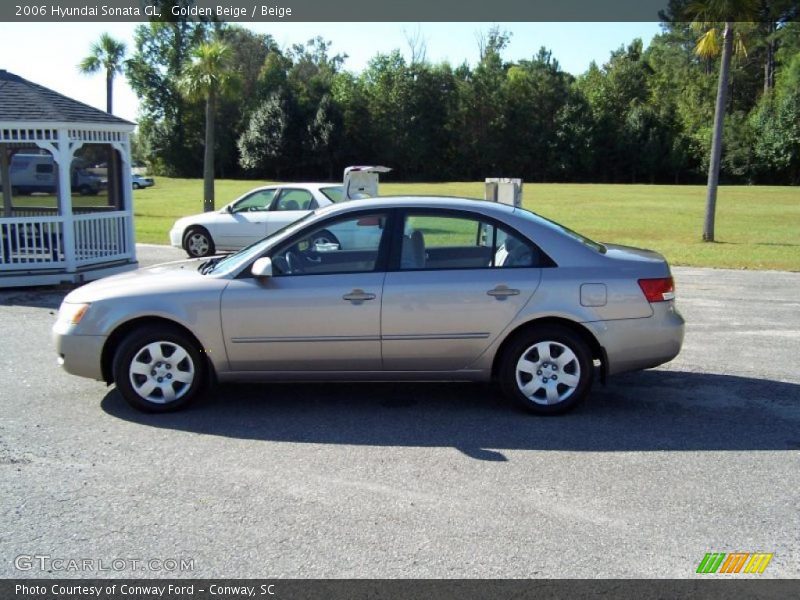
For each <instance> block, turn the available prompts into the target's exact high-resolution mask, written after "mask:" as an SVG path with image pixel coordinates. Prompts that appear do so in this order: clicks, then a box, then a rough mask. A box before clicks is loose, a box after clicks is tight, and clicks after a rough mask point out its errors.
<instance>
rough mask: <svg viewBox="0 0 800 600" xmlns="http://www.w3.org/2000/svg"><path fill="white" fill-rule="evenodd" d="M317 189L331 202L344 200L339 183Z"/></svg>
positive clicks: (342, 189)
mask: <svg viewBox="0 0 800 600" xmlns="http://www.w3.org/2000/svg"><path fill="white" fill-rule="evenodd" d="M319 191H320V192H322V193H323V194H325V197H326V198H327V199H328V200H330V201H331V202H333V203H337V202H342V201H343V200H344V188H343V187H342V186H340V185H333V186H331V187H324V188H319Z"/></svg>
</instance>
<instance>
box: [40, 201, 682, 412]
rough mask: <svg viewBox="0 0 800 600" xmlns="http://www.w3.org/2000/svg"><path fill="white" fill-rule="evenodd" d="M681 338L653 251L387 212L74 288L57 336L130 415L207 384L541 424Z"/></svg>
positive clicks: (503, 218)
mask: <svg viewBox="0 0 800 600" xmlns="http://www.w3.org/2000/svg"><path fill="white" fill-rule="evenodd" d="M322 232H324V233H325V235H324V236H323V235H320V233H322ZM320 240H324V241H320ZM683 327H684V322H683V319H682V318H681V315H680V314H679V313H678V311H677V310H676V308H675V302H674V288H673V280H672V277H671V274H670V269H669V265H668V264H667V262H666V261H665V260H664V258H663V257H661V256H660V255H658V254H656V253H655V252H651V251H649V250H640V249H636V248H629V247H624V246H616V245H611V244H599V243H596V242H593V241H591V240H589V239H587V238H585V237H583V236H581V235H579V234H577V233H575V232H573V231H570V230H569V229H566V228H564V227H562V226H560V225H557V224H555V223H552V222H550V221H548V220H546V219H544V218H542V217H540V216H537V215H535V214H534V213H532V212H529V211H527V210H524V209H520V208H513V207H510V206H506V205H503V204H496V203H491V202H485V201H476V200H466V199H454V198H406V197H402V198H401V197H397V198H386V197H384V198H380V199H374V200H363V201H362V200H357V201H352V202H347V203H344V204H340V205H334V206H331V207H326V208H324V209H320V210H317V211H314V212H313V213H311V214H309V215H307V216H306V217H305V218H303V219H301V220H300V221H297V222H295V223H293V224H291V225H289V226H287V227H285V228H284V229H282V230H280V231H278V232H276V233H275V234H273V235H271V236H269V237H267V238H265V239H263V240H261V241H259V242H257V243H256V244H254V245H252V246H249V247H247V248H245V249H243V250H241V251H239V252H237V253H236V254H232V255H230V256H227V257H218V258H213V259H210V260H205V261H200V260H191V261H183V262H178V263H171V264H166V265H160V266H155V267H151V268H147V269H141V270H139V271H136V272H134V273H128V274H123V275H117V276H115V277H109V278H107V279H102V280H100V281H96V282H93V283H90V284H88V285H85V286H83V287H81V288H79V289H77V290H75V291H73V292H72V293H70V294H69V295H68V296H67V297H66V298H65V300H64V302H63V304H62V305H61V309H60V311H59V316H58V321H57V323H56V325H55V326H54V338H55V344H56V349H57V352H58V355H59V360H60V362H61V364H62V365H63V367H64V369H66V370H67V371H68V372H69V373H73V374H75V375H81V376H84V377H91V378H94V379H98V380H103V381H106V382H109V383H111V382H114V383H115V384H116V386H117V388H118V389H119V391H120V392H121V393H122V395H123V396H124V397H125V399H126V400H127V401H128V402H129V403H130V404H132V405H133V406H134V407H136V408H138V409H141V410H145V411H167V410H173V409H177V408H179V407H182V406H184V405H186V404H187V403H189V402H190V401H191V400H192V399H194V398H196V397H197V396H198V395H199V394H201V393H202V392H203V391H204V390H205V389H207V388H208V385H207V384H208V383H209V382H210V381H213V380H218V381H253V380H284V381H286V380H473V381H487V380H497V381H498V382H499V384H500V386H501V387H502V389H503V391H504V392H505V394H506V395H507V396H508V397H510V398H511V399H513V400H514V401H516V402H518V403H519V404H520V405H521V406H523V407H524V408H526V409H528V410H530V411H532V412H534V413H539V414H554V413H561V412H563V411H565V410H568V409H570V408H572V407H574V406H575V405H576V404H577V403H578V402H580V401H581V400H582V399H583V398H585V397H586V395H587V394H588V393H589V390H590V387H591V385H592V381H593V379H594V376H595V373H596V372H597V371H599V374H600V377H601V379H603V378H605V376H606V375H613V374H615V373H621V372H624V371H631V370H635V369H644V368H648V367H654V366H656V365H659V364H662V363H664V362H666V361H669V360H671V359H672V358H673V357H675V356H676V355H677V354H678V352H679V351H680V347H681V343H682V341H683Z"/></svg>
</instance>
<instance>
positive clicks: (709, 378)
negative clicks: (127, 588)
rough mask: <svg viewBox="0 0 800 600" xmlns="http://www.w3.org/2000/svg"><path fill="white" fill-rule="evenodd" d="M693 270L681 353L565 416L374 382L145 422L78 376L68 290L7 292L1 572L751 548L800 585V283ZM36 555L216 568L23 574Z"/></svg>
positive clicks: (587, 564)
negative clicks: (54, 330)
mask: <svg viewBox="0 0 800 600" xmlns="http://www.w3.org/2000/svg"><path fill="white" fill-rule="evenodd" d="M139 256H140V260H141V261H142V263H143V264H150V263H154V262H160V261H163V260H170V259H173V258H176V259H177V258H180V257H181V253H180V252H178V251H177V250H174V249H171V248H163V247H154V246H140V248H139ZM675 275H676V280H677V285H678V305H679V308H680V310H681V312H682V313H683V314H684V316H685V317H686V319H687V322H688V327H687V335H686V342H685V347H684V350H683V352H682V353H681V355H680V356H679V357H678V359H676V360H675V361H673V362H671V363H669V364H667V365H664V366H663V367H661V368H659V369H655V370H651V371H646V372H642V373H636V374H629V375H624V376H620V377H617V378H613V379H611V380H610V382H609V384H608V385H607V386H605V387H603V386H600V385H597V386H596V387H595V390H594V392H593V394H592V397H591V398H590V400H589V402H588V403H586V404H585V405H583V406H582V407H580V408H579V409H578V410H577V411H576V412H573V413H571V414H568V415H566V416H562V417H557V418H537V417H532V416H528V415H524V414H522V413H519V412H517V411H516V410H515V409H513V408H512V407H511V406H510V405H509V404H507V403H506V402H505V401H504V400H503V399H502V398H501V397H500V396H499V394H497V393H495V392H494V391H493V390H492V388H490V387H489V386H485V385H472V384H406V385H391V384H377V385H376V384H372V383H371V384H302V385H288V384H281V385H264V386H255V385H226V386H222V387H219V388H217V390H216V391H215V393H214V394H213V395H212V396H211V397H209V398H208V399H206V400H204V401H202V402H201V403H200V404H199V405H197V406H195V407H193V408H192V409H190V410H187V411H185V412H181V413H176V414H168V415H143V414H139V413H136V412H134V411H133V410H132V409H130V408H128V406H127V404H125V402H124V401H123V400H122V399H121V397H120V396H119V395H118V394H117V393H116V392H115V391H114V388H113V387H112V388H107V387H106V386H105V385H104V384H102V383H99V382H92V381H88V380H84V379H79V378H76V377H72V376H70V375H67V374H65V373H63V372H61V371H60V370H59V368H58V367H57V366H56V360H55V354H54V351H53V349H52V344H51V342H50V327H51V326H52V323H53V321H54V319H55V312H56V309H57V307H58V304H59V303H60V301H61V298H62V297H63V295H64V294H65V293H66V291H65V290H57V291H52V290H25V289H16V290H6V291H0V315H2V316H1V317H0V318H2V324H3V325H2V327H0V348H2V352H1V353H0V364H1V365H2V366H1V367H0V390H2V391H1V392H0V489H2V490H3V492H2V494H0V511H2V519H1V524H0V577H42V576H44V577H50V576H56V575H58V576H97V575H99V576H130V577H145V576H186V577H189V576H191V577H223V576H225V577H334V578H339V577H392V578H396V577H414V578H416V577H436V578H456V577H458V578H460V577H466V578H494V577H513V578H527V577H556V578H592V577H622V578H627V577H678V578H683V577H692V576H694V572H695V569H696V568H697V565H698V563H699V562H700V560H701V559H702V558H703V556H704V554H705V553H706V552H734V551H741V552H772V553H774V558H773V560H772V562H771V563H770V565H769V567H768V568H767V570H766V571H765V573H764V574H763V575H761V577H800V538H799V537H798V531H800V503H798V497H799V494H798V490H800V359H798V356H800V273H781V272H745V271H723V270H711V269H694V268H676V269H675ZM34 554H39V555H48V556H50V557H52V558H64V559H83V558H88V559H96V560H102V561H108V562H106V565H108V564H109V563H110V561H112V560H113V559H126V560H127V559H139V560H150V559H159V560H161V561H164V560H168V559H191V560H192V561H193V569H192V570H187V571H184V572H165V571H155V572H154V571H143V570H141V569H134V568H130V567H129V566H128V567H126V568H125V569H123V570H121V571H115V570H109V571H103V572H94V571H90V572H87V573H80V572H58V571H56V572H50V573H48V572H47V571H46V570H45V572H42V571H39V570H38V569H36V568H34V569H32V570H30V571H19V570H17V569H16V568H15V564H14V563H15V557H17V556H19V555H34ZM706 577H708V576H706Z"/></svg>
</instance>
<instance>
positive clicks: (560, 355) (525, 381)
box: [499, 325, 594, 415]
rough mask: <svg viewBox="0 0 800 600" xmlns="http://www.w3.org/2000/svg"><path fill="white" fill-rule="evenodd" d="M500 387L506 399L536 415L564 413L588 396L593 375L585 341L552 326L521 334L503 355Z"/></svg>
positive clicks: (569, 332)
mask: <svg viewBox="0 0 800 600" xmlns="http://www.w3.org/2000/svg"><path fill="white" fill-rule="evenodd" d="M499 376H500V385H501V387H502V389H503V392H504V393H505V395H506V396H507V397H509V398H510V399H511V400H513V401H514V402H516V403H517V404H518V405H519V406H521V407H522V408H524V409H525V410H528V411H529V412H532V413H535V414H539V415H555V414H561V413H564V412H566V411H568V410H570V409H572V408H574V407H575V406H576V405H577V404H579V403H580V402H581V401H582V400H583V399H584V398H585V397H586V396H587V395H588V393H589V390H590V389H591V386H592V379H593V376H594V367H593V363H592V355H591V352H590V349H589V346H588V344H587V343H586V341H585V340H584V339H583V338H582V337H581V336H580V335H578V334H576V333H575V332H573V331H571V330H569V329H567V328H565V327H558V326H555V325H548V326H543V327H537V328H533V329H531V330H529V331H527V332H524V333H522V334H521V335H519V336H518V337H516V338H515V339H514V340H512V341H511V342H510V344H509V346H508V347H507V348H506V349H505V352H504V353H503V357H502V362H501V365H500V371H499Z"/></svg>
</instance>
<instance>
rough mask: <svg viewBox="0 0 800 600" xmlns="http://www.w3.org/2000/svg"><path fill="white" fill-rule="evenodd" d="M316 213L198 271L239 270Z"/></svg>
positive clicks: (212, 260) (213, 260)
mask: <svg viewBox="0 0 800 600" xmlns="http://www.w3.org/2000/svg"><path fill="white" fill-rule="evenodd" d="M314 214H315V213H313V212H310V213H308V214H307V215H305V216H304V217H302V218H301V219H298V220H297V221H294V222H292V223H289V224H288V225H286V226H285V227H282V228H280V229H278V230H277V231H275V232H274V233H272V234H270V235H268V236H267V237H265V238H263V239H260V240H258V241H257V242H254V243H252V244H250V245H249V246H245V247H244V248H242V249H241V250H239V251H238V252H234V253H233V254H229V255H228V256H224V257H219V258H213V259H211V260H210V261H206V262H204V263H201V264H200V267H199V268H198V270H199V271H200V272H201V273H203V274H204V275H206V274H208V273H211V272H215V273H219V272H223V271H231V270H233V269H236V268H238V267H239V266H241V265H242V264H243V263H245V262H247V261H249V260H252V259H254V258H255V257H256V256H258V255H259V254H260V253H261V252H263V251H264V249H265V248H266V247H267V246H268V245H269V244H270V243H271V242H272V240H274V239H276V238H279V237H283V236H284V235H291V234H292V233H294V232H295V231H296V230H297V229H299V228H300V227H302V226H303V225H304V224H305V222H306V221H308V219H310V218H311V217H312V216H314Z"/></svg>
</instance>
